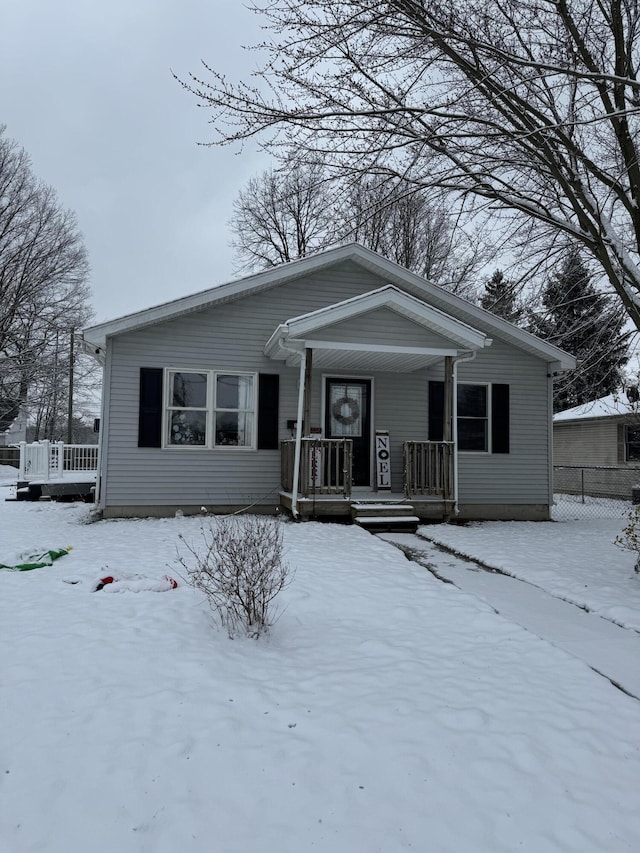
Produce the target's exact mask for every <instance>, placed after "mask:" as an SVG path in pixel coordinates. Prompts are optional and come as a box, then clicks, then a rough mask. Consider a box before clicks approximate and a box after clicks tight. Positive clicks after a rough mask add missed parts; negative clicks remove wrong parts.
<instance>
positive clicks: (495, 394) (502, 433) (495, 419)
mask: <svg viewBox="0 0 640 853" xmlns="http://www.w3.org/2000/svg"><path fill="white" fill-rule="evenodd" d="M491 452H492V453H508V452H509V386H508V385H500V384H494V385H492V386H491Z"/></svg>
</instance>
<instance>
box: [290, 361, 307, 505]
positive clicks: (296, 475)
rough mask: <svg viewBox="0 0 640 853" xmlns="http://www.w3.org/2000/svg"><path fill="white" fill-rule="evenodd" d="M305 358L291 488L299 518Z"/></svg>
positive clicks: (299, 393)
mask: <svg viewBox="0 0 640 853" xmlns="http://www.w3.org/2000/svg"><path fill="white" fill-rule="evenodd" d="M305 367H306V365H305V359H304V358H303V357H302V355H301V356H300V379H299V380H298V381H299V382H300V386H299V389H298V414H297V420H296V448H295V453H294V457H293V487H292V489H291V515H292V516H293V517H294V518H295V519H297V518H298V480H299V479H300V451H301V448H302V414H303V405H304V374H305Z"/></svg>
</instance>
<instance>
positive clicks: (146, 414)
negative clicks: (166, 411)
mask: <svg viewBox="0 0 640 853" xmlns="http://www.w3.org/2000/svg"><path fill="white" fill-rule="evenodd" d="M162 374H163V370H162V368H161V367H141V368H140V412H139V418H138V447H162Z"/></svg>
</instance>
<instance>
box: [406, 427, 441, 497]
mask: <svg viewBox="0 0 640 853" xmlns="http://www.w3.org/2000/svg"><path fill="white" fill-rule="evenodd" d="M404 486H405V491H406V494H407V497H409V498H412V497H416V496H418V495H434V496H439V497H441V498H443V500H450V499H451V497H452V495H453V443H452V442H448V441H405V443H404Z"/></svg>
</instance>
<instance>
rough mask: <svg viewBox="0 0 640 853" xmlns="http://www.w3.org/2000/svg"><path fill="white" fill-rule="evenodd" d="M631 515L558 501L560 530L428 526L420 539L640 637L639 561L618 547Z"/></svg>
mask: <svg viewBox="0 0 640 853" xmlns="http://www.w3.org/2000/svg"><path fill="white" fill-rule="evenodd" d="M630 509H631V504H630V503H625V502H624V501H613V500H603V501H598V500H596V499H593V498H589V499H587V503H586V504H581V503H579V502H577V501H575V500H569V499H566V498H564V499H563V498H557V504H556V506H555V507H554V509H553V517H554V523H553V524H550V523H541V522H521V521H518V522H509V521H507V522H505V521H495V522H482V523H474V524H468V525H460V526H457V525H448V524H439V525H429V526H425V527H422V528H420V533H421V534H423V535H424V536H426V537H428V538H429V539H431V540H432V541H433V542H437V543H439V544H442V545H446V546H447V547H450V548H453V549H454V550H455V551H456V552H457V553H459V554H463V555H464V556H469V557H473V558H475V559H478V560H480V561H482V562H483V563H485V564H486V565H488V566H491V567H492V568H496V569H500V570H501V571H503V572H506V573H507V574H509V575H513V577H517V578H520V579H522V580H525V581H528V582H529V583H532V584H535V585H536V586H539V587H541V588H542V589H545V590H546V591H547V592H550V593H552V594H553V595H555V596H557V597H558V598H563V599H565V600H566V601H571V602H572V603H573V604H577V605H578V606H580V607H586V608H587V609H588V610H590V611H593V612H594V613H597V614H598V615H599V616H602V617H604V618H605V619H610V620H611V621H612V622H616V623H617V624H619V625H623V626H624V627H627V628H633V629H635V630H636V631H640V577H638V576H637V575H636V576H635V577H634V571H633V566H634V563H635V559H636V556H637V555H634V554H632V553H630V552H629V551H623V550H622V549H621V548H619V547H618V546H616V545H615V544H614V540H615V538H616V536H617V535H618V534H619V533H620V532H621V530H622V527H623V526H624V524H625V522H626V516H625V514H626V513H627V512H628V511H629V510H630Z"/></svg>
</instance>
